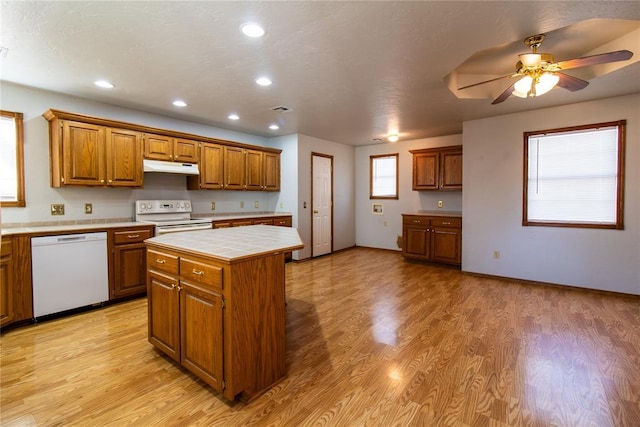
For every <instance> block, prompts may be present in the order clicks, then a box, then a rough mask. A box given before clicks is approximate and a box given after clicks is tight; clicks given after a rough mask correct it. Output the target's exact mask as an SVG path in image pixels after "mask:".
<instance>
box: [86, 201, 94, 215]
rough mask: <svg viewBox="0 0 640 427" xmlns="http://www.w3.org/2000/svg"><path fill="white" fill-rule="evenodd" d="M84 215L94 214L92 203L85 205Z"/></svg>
mask: <svg viewBox="0 0 640 427" xmlns="http://www.w3.org/2000/svg"><path fill="white" fill-rule="evenodd" d="M84 213H86V214H92V213H93V205H92V204H91V203H85V204H84Z"/></svg>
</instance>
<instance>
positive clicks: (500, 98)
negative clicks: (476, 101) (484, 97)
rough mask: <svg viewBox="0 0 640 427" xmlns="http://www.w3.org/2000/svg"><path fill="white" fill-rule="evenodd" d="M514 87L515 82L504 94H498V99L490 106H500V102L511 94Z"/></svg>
mask: <svg viewBox="0 0 640 427" xmlns="http://www.w3.org/2000/svg"><path fill="white" fill-rule="evenodd" d="M515 85H516V82H513V83H512V84H511V85H510V86H509V87H508V88H507V89H506V90H505V91H504V92H502V93H501V94H500V96H499V97H497V98H496V99H494V100H493V102H492V103H491V105H496V104H500V103H501V102H502V101H505V100H506V99H507V98H508V97H510V96H511V92H513V89H514V87H515Z"/></svg>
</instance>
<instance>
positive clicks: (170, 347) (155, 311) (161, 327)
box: [147, 271, 180, 362]
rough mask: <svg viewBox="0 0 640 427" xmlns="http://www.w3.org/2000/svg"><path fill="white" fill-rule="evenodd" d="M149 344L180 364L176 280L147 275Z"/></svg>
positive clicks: (150, 272)
mask: <svg viewBox="0 0 640 427" xmlns="http://www.w3.org/2000/svg"><path fill="white" fill-rule="evenodd" d="M147 297H148V314H149V342H150V343H152V344H153V345H155V346H156V347H158V348H159V349H160V350H162V351H163V352H164V353H166V354H167V355H168V356H169V357H171V358H172V359H173V360H175V361H176V362H180V325H179V322H180V316H179V309H180V294H179V292H178V280H177V279H175V278H173V277H170V276H165V275H164V274H159V273H156V272H154V271H149V272H148V273H147Z"/></svg>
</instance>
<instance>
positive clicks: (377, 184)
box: [369, 153, 398, 199]
mask: <svg viewBox="0 0 640 427" xmlns="http://www.w3.org/2000/svg"><path fill="white" fill-rule="evenodd" d="M369 198H370V199H397V198H398V154H397V153H396V154H383V155H380V156H369Z"/></svg>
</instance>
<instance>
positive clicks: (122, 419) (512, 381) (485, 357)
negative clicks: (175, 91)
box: [0, 248, 640, 427]
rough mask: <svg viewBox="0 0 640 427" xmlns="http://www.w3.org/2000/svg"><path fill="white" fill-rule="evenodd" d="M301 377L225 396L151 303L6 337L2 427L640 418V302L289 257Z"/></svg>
mask: <svg viewBox="0 0 640 427" xmlns="http://www.w3.org/2000/svg"><path fill="white" fill-rule="evenodd" d="M286 270H287V299H288V307H287V316H288V317H287V376H286V378H285V379H284V380H283V381H282V382H280V383H279V384H278V385H276V386H275V387H274V388H273V389H271V390H270V391H268V392H267V393H266V394H264V395H263V396H261V397H260V398H258V399H257V400H255V401H253V402H252V403H250V404H248V405H245V404H243V403H238V402H228V401H225V400H223V399H222V398H221V397H220V396H219V395H218V394H216V393H214V392H212V391H211V389H210V388H208V387H207V386H206V385H205V384H204V383H202V382H201V381H199V380H196V379H195V377H193V376H191V375H190V374H189V373H187V372H186V371H183V370H181V369H180V368H179V367H178V366H177V365H176V364H174V363H172V362H171V361H170V360H169V359H168V358H166V357H163V356H161V355H160V354H159V353H158V352H156V351H155V350H154V349H153V347H152V346H151V345H150V344H149V343H148V342H147V318H146V300H145V299H138V300H134V301H130V302H127V303H123V304H119V305H114V306H110V307H106V308H103V309H99V310H94V311H92V312H88V313H84V314H80V315H76V316H72V317H67V318H63V319H59V320H54V321H49V322H43V323H40V324H37V325H33V326H27V327H23V328H19V329H15V330H10V331H7V332H6V333H4V334H3V335H2V337H1V365H0V367H1V372H0V375H1V390H0V393H1V396H0V398H1V401H0V405H1V406H0V410H1V413H0V414H1V415H0V416H1V418H0V420H1V424H2V425H3V426H17V425H20V426H31V425H33V426H35V425H37V426H67V425H81V426H98V425H111V426H124V425H136V426H154V425H163V426H165V425H166V426H184V425H220V426H247V425H256V426H279V425H287V426H311V425H320V426H365V425H370V426H392V425H398V426H405V425H406V426H409V425H411V426H413V425H415V426H445V425H447V426H448V425H451V426H474V427H475V426H580V427H582V426H598V427H603V426H616V427H627V426H628V427H637V426H640V298H638V297H633V296H623V295H615V294H606V293H598V292H591V291H586V290H584V291H583V290H575V289H563V288H559V287H550V286H541V285H534V284H523V283H520V282H516V281H507V280H498V279H490V278H481V277H476V276H471V275H467V274H463V273H460V272H459V271H456V270H454V269H451V268H446V267H436V266H430V265H426V264H420V263H410V262H405V261H403V259H402V257H401V256H400V254H398V253H395V252H389V251H382V250H372V249H365V248H357V249H353V250H347V251H343V252H340V253H337V254H334V255H331V256H326V257H322V258H320V259H316V260H313V261H308V262H303V263H297V264H292V263H290V264H287V268H286Z"/></svg>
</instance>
